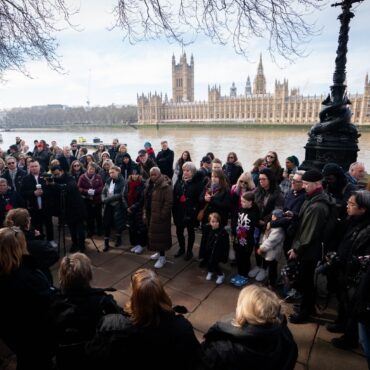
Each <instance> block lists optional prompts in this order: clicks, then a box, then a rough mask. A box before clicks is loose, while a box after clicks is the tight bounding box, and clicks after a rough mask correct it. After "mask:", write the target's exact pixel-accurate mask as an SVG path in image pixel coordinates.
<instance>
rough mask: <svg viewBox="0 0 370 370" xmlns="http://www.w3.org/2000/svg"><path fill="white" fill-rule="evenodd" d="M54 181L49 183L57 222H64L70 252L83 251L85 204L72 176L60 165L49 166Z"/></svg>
mask: <svg viewBox="0 0 370 370" xmlns="http://www.w3.org/2000/svg"><path fill="white" fill-rule="evenodd" d="M51 173H52V174H53V177H54V181H53V182H51V183H50V184H49V186H50V187H52V188H53V192H54V194H55V199H56V207H55V210H56V214H57V215H58V216H59V222H60V223H62V225H63V224H64V223H66V224H67V225H68V228H69V232H70V234H71V239H72V247H71V248H70V250H69V251H70V252H77V251H80V252H83V251H84V249H85V228H84V220H85V218H86V210H85V204H84V202H83V199H82V197H81V194H80V192H79V191H78V188H77V185H76V182H75V180H74V178H73V177H72V176H70V175H67V174H66V173H65V172H64V171H63V169H62V167H60V166H53V167H52V168H51Z"/></svg>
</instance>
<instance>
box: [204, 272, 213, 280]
mask: <svg viewBox="0 0 370 370" xmlns="http://www.w3.org/2000/svg"><path fill="white" fill-rule="evenodd" d="M212 277H213V272H209V273H208V274H207V276H206V280H208V281H210V280H212Z"/></svg>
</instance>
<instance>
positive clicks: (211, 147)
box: [0, 127, 370, 172]
mask: <svg viewBox="0 0 370 370" xmlns="http://www.w3.org/2000/svg"><path fill="white" fill-rule="evenodd" d="M307 130H308V129H307V128H306V127H305V128H302V129H297V128H294V129H293V128H292V129H288V128H283V129H280V128H238V127H230V128H226V127H222V128H220V127H204V128H200V127H199V128H198V127H189V128H186V127H181V128H178V127H176V128H172V127H171V128H169V127H168V128H167V127H159V129H157V128H156V127H153V128H151V127H149V128H148V127H145V128H139V129H134V128H131V127H126V128H122V129H108V128H107V129H100V128H91V129H79V130H74V131H62V130H60V131H43V130H42V129H40V130H36V129H35V130H32V131H25V130H22V129H19V130H12V131H10V132H2V136H3V143H2V144H1V145H0V146H1V148H2V149H3V150H5V149H8V147H9V145H11V144H13V143H14V142H15V137H16V136H20V137H21V138H22V139H24V140H25V141H26V143H27V144H28V145H29V146H30V148H32V147H33V140H34V139H39V140H40V139H44V140H46V142H48V143H50V142H51V141H52V140H56V142H57V144H58V145H59V146H63V145H68V144H70V142H71V140H72V139H78V138H79V137H83V138H85V139H86V141H87V142H88V143H91V142H92V141H93V138H94V137H99V138H100V139H101V140H102V141H103V142H104V143H108V144H111V142H112V139H113V138H115V137H117V138H118V139H119V140H120V142H121V143H125V144H127V145H128V152H129V153H130V154H131V156H132V157H134V158H135V157H136V154H137V152H138V150H139V149H142V148H143V146H144V143H145V142H146V141H149V142H151V144H152V146H153V148H154V150H155V152H156V153H157V152H158V150H160V142H161V140H164V139H166V140H168V143H169V147H170V148H171V149H172V150H174V152H175V159H177V158H178V157H179V156H180V155H181V153H182V152H183V151H184V150H188V151H189V152H190V154H191V157H192V159H193V161H194V162H195V163H196V164H197V165H198V163H199V161H200V159H201V158H202V156H203V155H205V154H206V153H207V152H209V151H211V152H213V153H214V154H215V156H216V157H218V158H220V159H221V160H222V162H224V161H225V160H226V156H227V153H228V152H230V151H234V152H236V153H237V155H238V157H239V160H240V162H241V163H242V165H243V167H244V169H245V170H250V169H251V166H252V163H253V162H254V161H255V160H256V159H257V158H259V157H263V156H264V155H266V153H267V152H268V151H269V150H273V151H276V152H277V153H278V155H279V159H280V161H281V162H282V164H283V163H284V159H285V158H286V157H287V156H290V155H292V154H294V155H296V156H297V157H298V158H299V161H300V162H302V161H303V159H304V154H305V150H304V146H305V145H306V143H307ZM359 148H360V151H359V154H358V160H359V161H362V162H364V163H365V166H366V167H367V171H368V172H369V167H370V132H363V133H362V136H361V137H360V138H359ZM91 151H92V150H91V149H90V150H89V152H91Z"/></svg>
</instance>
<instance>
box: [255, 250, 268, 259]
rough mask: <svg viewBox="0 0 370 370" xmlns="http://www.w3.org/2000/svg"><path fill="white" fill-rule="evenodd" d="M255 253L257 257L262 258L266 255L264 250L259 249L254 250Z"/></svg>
mask: <svg viewBox="0 0 370 370" xmlns="http://www.w3.org/2000/svg"><path fill="white" fill-rule="evenodd" d="M256 253H257V254H258V255H259V256H261V257H262V256H264V255H265V254H266V252H265V251H264V250H262V249H261V248H258V249H257V250H256Z"/></svg>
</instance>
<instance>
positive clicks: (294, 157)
mask: <svg viewBox="0 0 370 370" xmlns="http://www.w3.org/2000/svg"><path fill="white" fill-rule="evenodd" d="M287 160H288V161H289V162H292V163H294V164H295V165H296V166H297V167H298V166H299V160H298V158H297V157H296V156H295V155H291V156H290V157H288V158H287Z"/></svg>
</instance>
